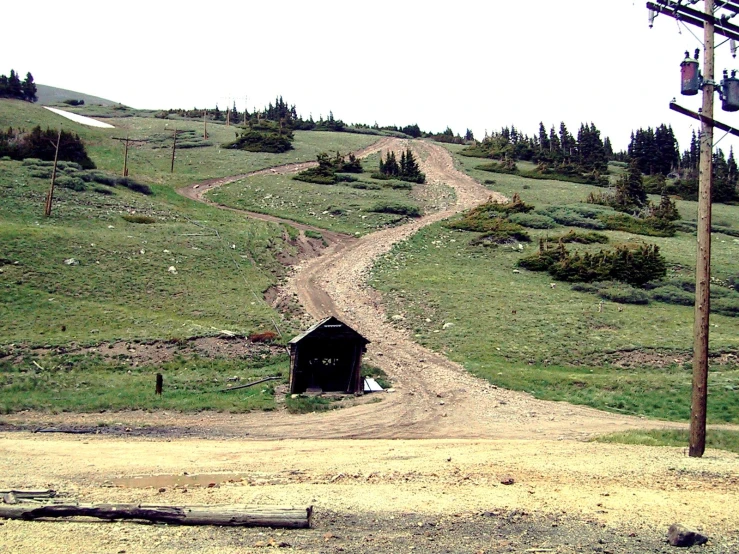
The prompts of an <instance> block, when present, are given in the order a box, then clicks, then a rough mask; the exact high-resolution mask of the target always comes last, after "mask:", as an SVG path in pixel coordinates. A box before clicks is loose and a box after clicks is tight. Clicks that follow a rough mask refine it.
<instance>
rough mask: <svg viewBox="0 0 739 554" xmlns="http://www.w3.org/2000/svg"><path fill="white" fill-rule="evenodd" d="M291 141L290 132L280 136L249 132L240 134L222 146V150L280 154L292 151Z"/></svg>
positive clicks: (263, 132)
mask: <svg viewBox="0 0 739 554" xmlns="http://www.w3.org/2000/svg"><path fill="white" fill-rule="evenodd" d="M292 140H293V134H292V131H287V132H285V133H283V134H280V133H278V132H268V131H267V132H265V131H254V130H250V131H246V132H244V133H242V134H241V136H239V137H238V138H237V139H236V140H234V141H233V142H228V143H226V144H224V145H223V148H230V149H233V150H246V151H247V152H270V153H272V154H282V153H283V152H287V151H289V150H292V149H293V145H292Z"/></svg>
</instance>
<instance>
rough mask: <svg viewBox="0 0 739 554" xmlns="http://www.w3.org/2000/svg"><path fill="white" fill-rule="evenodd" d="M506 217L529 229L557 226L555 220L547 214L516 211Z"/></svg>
mask: <svg viewBox="0 0 739 554" xmlns="http://www.w3.org/2000/svg"><path fill="white" fill-rule="evenodd" d="M508 219H509V220H510V221H512V222H513V223H518V224H519V225H523V226H524V227H529V228H531V229H552V228H554V227H556V226H557V222H556V221H554V220H553V219H552V218H551V217H549V216H548V215H541V214H526V213H518V214H513V215H511V216H510V217H509V218H508Z"/></svg>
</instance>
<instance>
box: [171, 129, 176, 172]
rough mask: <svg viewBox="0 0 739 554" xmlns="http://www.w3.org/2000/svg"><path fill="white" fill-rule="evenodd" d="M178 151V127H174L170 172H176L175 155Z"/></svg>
mask: <svg viewBox="0 0 739 554" xmlns="http://www.w3.org/2000/svg"><path fill="white" fill-rule="evenodd" d="M176 151H177V127H175V128H174V134H173V135H172V165H171V166H170V168H169V172H170V173H174V155H175V152H176Z"/></svg>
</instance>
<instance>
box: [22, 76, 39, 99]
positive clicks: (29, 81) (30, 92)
mask: <svg viewBox="0 0 739 554" xmlns="http://www.w3.org/2000/svg"><path fill="white" fill-rule="evenodd" d="M21 88H22V89H23V98H24V99H25V100H28V101H29V102H35V101H36V100H38V97H37V96H36V92H37V88H36V83H34V82H33V75H31V72H30V71H29V72H28V73H26V78H25V79H24V81H23V83H22V85H21Z"/></svg>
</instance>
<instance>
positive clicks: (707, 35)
mask: <svg viewBox="0 0 739 554" xmlns="http://www.w3.org/2000/svg"><path fill="white" fill-rule="evenodd" d="M713 9H714V0H705V9H704V13H705V15H706V19H705V21H704V22H703V110H702V115H704V116H706V119H703V120H702V122H701V148H700V173H699V176H698V255H697V257H696V265H695V323H694V325H693V394H692V400H691V403H690V449H689V454H690V456H692V457H697V458H700V457H701V456H703V452H704V451H705V449H706V410H707V407H708V330H709V316H710V312H711V184H712V183H711V182H712V180H713V93H714V86H715V83H714V81H713V77H714V52H713V48H714V20H713Z"/></svg>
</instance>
